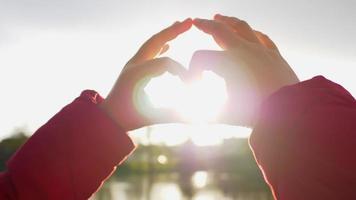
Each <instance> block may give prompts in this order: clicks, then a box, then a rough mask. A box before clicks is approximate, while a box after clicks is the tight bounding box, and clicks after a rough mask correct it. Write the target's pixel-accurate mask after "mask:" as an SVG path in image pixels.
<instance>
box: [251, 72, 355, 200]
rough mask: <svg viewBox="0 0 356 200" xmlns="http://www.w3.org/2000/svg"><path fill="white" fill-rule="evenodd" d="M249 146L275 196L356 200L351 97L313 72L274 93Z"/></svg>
mask: <svg viewBox="0 0 356 200" xmlns="http://www.w3.org/2000/svg"><path fill="white" fill-rule="evenodd" d="M250 145H251V147H252V149H253V152H254V155H255V158H256V160H257V162H258V164H259V165H260V168H261V169H262V171H263V172H264V175H265V179H266V181H267V182H268V183H269V184H270V186H271V189H272V191H273V192H274V195H275V198H276V199H278V200H319V199H320V200H355V199H356V101H355V99H354V98H353V97H352V96H351V94H350V93H348V92H347V91H346V90H345V89H344V88H343V87H341V86H340V85H337V84H335V83H333V82H331V81H329V80H327V79H325V78H324V77H321V76H318V77H315V78H313V79H311V80H308V81H304V82H301V83H299V84H296V85H292V86H287V87H284V88H282V89H280V90H279V91H277V92H276V93H274V94H273V95H271V96H270V97H269V99H268V100H267V101H265V103H264V105H263V106H262V110H261V112H260V119H259V122H258V125H257V126H256V127H255V128H254V131H253V133H252V135H251V137H250Z"/></svg>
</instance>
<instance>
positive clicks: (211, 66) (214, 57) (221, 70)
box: [189, 50, 237, 80]
mask: <svg viewBox="0 0 356 200" xmlns="http://www.w3.org/2000/svg"><path fill="white" fill-rule="evenodd" d="M235 65H237V63H236V62H233V61H232V60H230V56H229V55H228V54H227V52H224V51H212V50H200V51H196V52H195V53H194V54H193V57H192V59H191V61H190V64H189V76H190V79H191V80H194V79H197V78H200V77H201V75H202V72H203V71H212V72H214V73H216V74H217V75H219V76H222V77H227V76H228V74H229V73H230V71H232V70H231V69H230V68H232V67H234V66H235Z"/></svg>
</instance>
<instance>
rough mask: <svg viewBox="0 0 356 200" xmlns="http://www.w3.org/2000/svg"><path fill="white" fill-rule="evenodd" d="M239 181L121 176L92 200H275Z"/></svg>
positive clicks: (207, 176) (197, 175) (199, 175)
mask: <svg viewBox="0 0 356 200" xmlns="http://www.w3.org/2000/svg"><path fill="white" fill-rule="evenodd" d="M237 180H238V177H234V176H233V175H231V174H226V173H220V174H214V173H210V172H206V171H197V172H194V173H192V174H186V175H184V174H181V173H180V174H179V173H161V174H154V175H147V174H145V175H135V176H127V177H125V176H119V177H113V178H111V179H110V180H108V181H107V182H106V183H105V184H104V186H103V187H102V189H101V190H100V191H99V192H98V193H97V194H95V195H94V196H93V197H92V198H91V200H114V199H120V200H167V199H168V200H216V199H218V200H240V199H241V200H272V197H271V195H270V194H269V192H268V191H266V190H261V191H258V190H257V191H256V190H255V191H245V190H244V189H243V187H239V184H236V183H238V181H237Z"/></svg>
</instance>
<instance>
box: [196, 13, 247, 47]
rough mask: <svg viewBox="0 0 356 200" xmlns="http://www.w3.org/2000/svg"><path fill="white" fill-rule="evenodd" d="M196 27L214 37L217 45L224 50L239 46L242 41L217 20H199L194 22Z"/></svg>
mask: <svg viewBox="0 0 356 200" xmlns="http://www.w3.org/2000/svg"><path fill="white" fill-rule="evenodd" d="M193 23H194V25H195V26H196V27H197V28H198V29H200V30H201V31H203V32H205V33H207V34H209V35H211V36H213V37H214V39H215V41H216V43H217V44H218V45H219V46H220V47H221V48H222V49H230V48H234V47H237V46H239V45H240V44H241V43H242V41H241V39H239V37H236V35H235V33H234V32H233V31H232V30H231V29H230V28H229V27H228V26H226V24H223V23H221V22H218V21H215V20H207V19H199V18H196V19H194V21H193Z"/></svg>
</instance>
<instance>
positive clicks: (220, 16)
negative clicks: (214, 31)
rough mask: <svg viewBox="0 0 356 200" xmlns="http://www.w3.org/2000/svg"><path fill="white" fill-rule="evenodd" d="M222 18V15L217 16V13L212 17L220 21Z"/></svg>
mask: <svg viewBox="0 0 356 200" xmlns="http://www.w3.org/2000/svg"><path fill="white" fill-rule="evenodd" d="M222 17H223V15H221V14H219V13H217V14H215V15H214V19H215V20H216V19H221V18H222Z"/></svg>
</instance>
